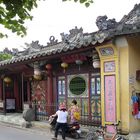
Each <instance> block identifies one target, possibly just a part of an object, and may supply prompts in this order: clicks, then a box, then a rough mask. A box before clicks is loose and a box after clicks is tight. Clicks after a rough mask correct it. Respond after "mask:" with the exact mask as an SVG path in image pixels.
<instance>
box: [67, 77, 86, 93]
mask: <svg viewBox="0 0 140 140" xmlns="http://www.w3.org/2000/svg"><path fill="white" fill-rule="evenodd" d="M69 90H70V92H71V93H72V94H74V95H81V94H83V93H84V92H85V90H86V81H85V79H83V78H82V77H79V76H77V77H74V78H72V79H71V80H70V83H69Z"/></svg>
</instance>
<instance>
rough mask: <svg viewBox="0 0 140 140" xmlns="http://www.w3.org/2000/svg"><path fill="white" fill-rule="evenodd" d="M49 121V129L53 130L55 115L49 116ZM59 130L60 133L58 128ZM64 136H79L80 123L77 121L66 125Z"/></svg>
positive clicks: (76, 137)
mask: <svg viewBox="0 0 140 140" xmlns="http://www.w3.org/2000/svg"><path fill="white" fill-rule="evenodd" d="M49 122H50V126H51V131H52V130H53V131H54V130H55V125H56V122H57V116H55V117H52V116H50V118H49ZM59 132H60V133H61V130H59ZM66 136H67V137H71V138H75V139H78V138H80V136H81V130H80V125H79V123H78V122H76V123H73V124H68V125H67V129H66Z"/></svg>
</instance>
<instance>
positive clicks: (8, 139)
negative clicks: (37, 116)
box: [0, 124, 82, 140]
mask: <svg viewBox="0 0 140 140" xmlns="http://www.w3.org/2000/svg"><path fill="white" fill-rule="evenodd" d="M52 137H53V134H52V133H51V132H50V131H47V130H46V131H40V130H36V129H31V128H28V129H21V128H15V127H11V126H7V125H1V124H0V140H51V138H52ZM58 140H62V138H61V136H59V137H58ZM67 140H74V139H71V138H67ZM79 140H82V138H80V139H79Z"/></svg>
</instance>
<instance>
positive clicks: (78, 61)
mask: <svg viewBox="0 0 140 140" xmlns="http://www.w3.org/2000/svg"><path fill="white" fill-rule="evenodd" d="M75 63H76V64H77V65H79V71H80V65H82V64H83V61H82V60H80V59H77V60H75Z"/></svg>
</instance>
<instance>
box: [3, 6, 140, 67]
mask: <svg viewBox="0 0 140 140" xmlns="http://www.w3.org/2000/svg"><path fill="white" fill-rule="evenodd" d="M96 24H97V26H98V28H99V30H98V31H97V32H94V33H90V34H83V30H82V28H80V29H77V27H76V28H75V29H72V30H70V34H69V35H64V34H63V33H62V41H61V42H57V40H55V38H54V37H52V36H51V38H50V43H48V45H47V46H43V47H42V46H41V45H39V44H38V42H32V43H31V44H30V45H29V48H28V49H26V50H25V51H24V52H22V53H19V54H18V55H17V56H15V57H13V58H12V59H10V60H5V61H1V62H0V66H4V65H8V64H13V63H18V62H23V61H26V60H31V59H35V58H40V57H43V56H50V55H53V54H59V53H62V52H67V51H69V50H74V49H76V48H82V47H87V46H88V45H89V44H92V45H96V44H97V43H103V42H104V41H105V40H108V39H111V38H113V37H115V36H120V35H127V34H133V33H139V32H140V4H139V5H135V7H134V9H133V10H132V11H131V12H130V13H129V14H128V15H127V16H124V17H123V18H122V20H121V21H120V22H116V21H115V20H114V19H112V20H110V19H109V20H107V17H106V16H100V17H98V18H97V22H96Z"/></svg>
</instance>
